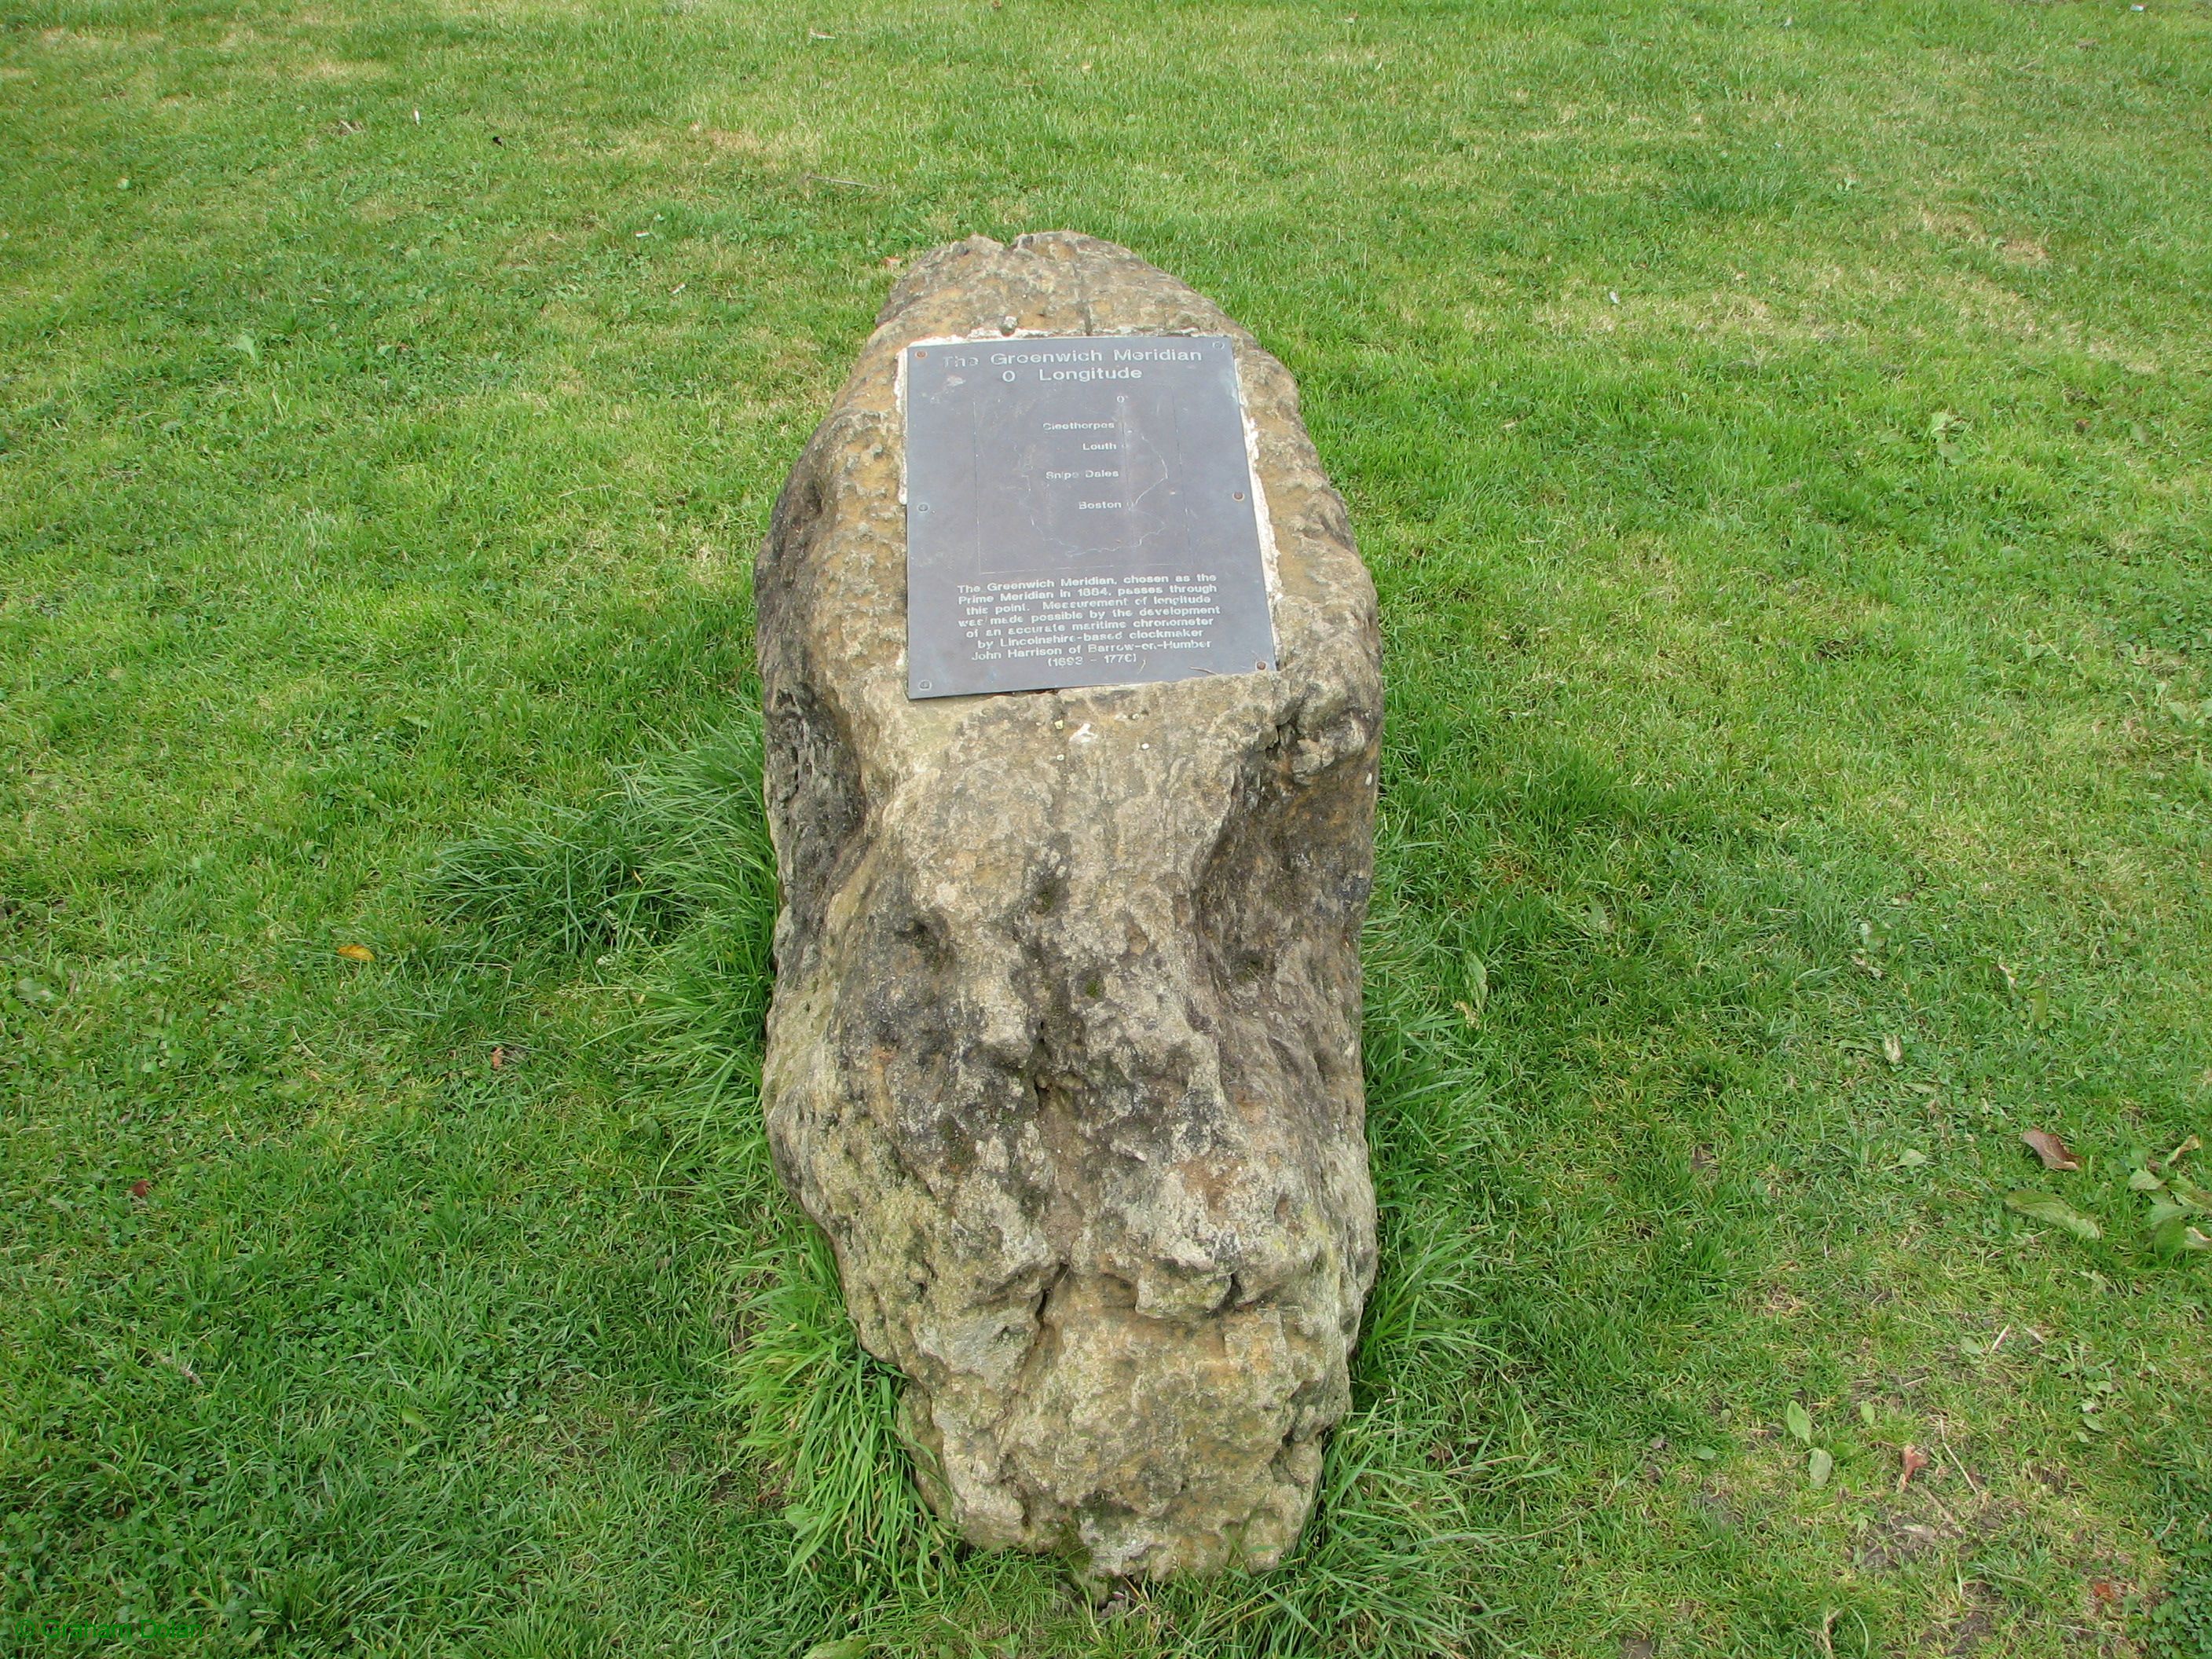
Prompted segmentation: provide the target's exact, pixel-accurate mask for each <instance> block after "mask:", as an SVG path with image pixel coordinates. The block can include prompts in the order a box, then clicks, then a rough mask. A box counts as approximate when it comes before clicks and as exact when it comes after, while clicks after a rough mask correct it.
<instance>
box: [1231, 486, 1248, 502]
mask: <svg viewBox="0 0 2212 1659" xmlns="http://www.w3.org/2000/svg"><path fill="white" fill-rule="evenodd" d="M1229 493H1230V495H1231V498H1232V499H1234V500H1236V501H1243V499H1244V492H1243V490H1241V489H1232V490H1231V491H1230V492H1229Z"/></svg>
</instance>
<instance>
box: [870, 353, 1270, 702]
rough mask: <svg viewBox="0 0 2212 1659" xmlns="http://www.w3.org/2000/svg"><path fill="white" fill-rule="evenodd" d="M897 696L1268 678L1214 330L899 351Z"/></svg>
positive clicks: (1260, 589)
mask: <svg viewBox="0 0 2212 1659" xmlns="http://www.w3.org/2000/svg"><path fill="white" fill-rule="evenodd" d="M905 369H906V574H907V590H906V591H907V620H906V641H907V695H908V696H912V697H951V696H963V695H965V694H969V693H973V692H978V691H1036V690H1045V689H1048V688H1052V687H1058V686H1068V685H1133V684H1139V683H1142V682H1145V681H1152V680H1180V679H1188V678H1190V677H1191V676H1193V675H1196V674H1249V673H1252V672H1254V671H1265V670H1267V669H1272V668H1273V666H1274V665H1275V632H1274V626H1273V620H1272V619H1271V618H1270V617H1269V615H1268V611H1267V576H1266V573H1265V571H1264V569H1263V568H1262V566H1261V552H1260V515H1259V503H1258V501H1257V495H1258V492H1257V491H1256V490H1255V489H1254V488H1253V483H1252V469H1251V464H1250V462H1249V459H1247V456H1246V453H1245V448H1244V407H1243V400H1242V399H1241V398H1239V396H1238V394H1237V363H1236V359H1235V358H1234V357H1233V356H1231V351H1230V345H1229V341H1228V340H1227V339H1226V338H1225V337H1222V336H1219V335H1176V336H1164V337H1155V336H1150V335H1128V334H1119V335H1114V334H1109V335H1092V336H1081V337H1069V338H1060V339H1041V338H1032V339H987V340H964V341H953V342H951V343H944V342H939V343H933V344H929V345H916V346H908V348H907V349H906V363H905Z"/></svg>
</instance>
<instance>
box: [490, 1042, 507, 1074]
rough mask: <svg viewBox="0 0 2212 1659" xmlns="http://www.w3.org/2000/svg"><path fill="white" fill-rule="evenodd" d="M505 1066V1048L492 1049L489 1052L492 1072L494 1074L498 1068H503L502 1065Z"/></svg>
mask: <svg viewBox="0 0 2212 1659" xmlns="http://www.w3.org/2000/svg"><path fill="white" fill-rule="evenodd" d="M506 1064H507V1050H506V1048H503V1047H502V1048H494V1049H493V1050H492V1051H491V1068H492V1070H493V1071H495V1072H496V1071H497V1070H499V1068H500V1067H501V1066H504V1065H506Z"/></svg>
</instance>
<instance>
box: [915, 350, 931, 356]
mask: <svg viewBox="0 0 2212 1659" xmlns="http://www.w3.org/2000/svg"><path fill="white" fill-rule="evenodd" d="M914 355H915V356H917V357H927V356H929V353H928V352H927V351H917V352H915V354H914Z"/></svg>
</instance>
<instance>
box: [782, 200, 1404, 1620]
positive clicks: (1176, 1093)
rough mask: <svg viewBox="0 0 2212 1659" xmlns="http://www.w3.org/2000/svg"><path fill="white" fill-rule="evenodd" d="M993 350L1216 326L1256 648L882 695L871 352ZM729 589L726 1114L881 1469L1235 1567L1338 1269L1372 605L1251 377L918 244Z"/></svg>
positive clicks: (1358, 1192) (889, 425)
mask: <svg viewBox="0 0 2212 1659" xmlns="http://www.w3.org/2000/svg"><path fill="white" fill-rule="evenodd" d="M1017 331H1018V332H1022V333H1042V334H1105V333H1132V334H1182V333H1203V334H1224V335H1227V336H1229V337H1231V338H1232V339H1233V340H1234V342H1235V351H1236V356H1237V367H1238V371H1239V375H1240V378H1241V380H1242V384H1243V393H1244V397H1245V399H1246V404H1247V410H1248V413H1249V419H1250V421H1251V422H1252V423H1253V426H1254V427H1255V428H1256V434H1257V439H1256V454H1257V458H1258V467H1257V471H1258V477H1259V479H1260V483H1261V487H1262V489H1263V491H1264V495H1265V502H1266V507H1267V521H1268V522H1269V523H1270V525H1271V526H1272V535H1273V550H1272V556H1271V564H1272V568H1271V570H1270V572H1269V583H1270V588H1271V597H1272V604H1273V615H1274V626H1275V630H1276V636H1277V642H1278V653H1279V670H1278V671H1273V672H1260V673H1249V674H1237V675H1227V676H1221V677H1218V678H1200V679H1190V680H1185V681H1182V682H1179V683H1176V684H1149V685H1133V686H1121V687H1113V688H1105V689H1092V690H1067V691H1058V692H1053V691H1038V692H1025V693H1019V694H1014V695H1006V696H973V697H948V698H943V699H940V700H938V701H934V702H912V701H909V700H908V695H907V684H906V676H905V671H904V658H905V644H906V603H905V598H906V570H905V531H904V509H903V507H902V505H901V501H900V476H901V444H902V417H901V414H900V407H899V402H898V392H897V385H896V378H897V377H896V368H897V362H898V358H899V353H900V350H901V349H902V347H903V346H905V345H907V344H908V343H912V342H915V341H918V340H924V339H930V338H944V337H975V336H981V335H990V336H994V337H997V336H1000V335H1004V334H1012V333H1015V332H1017ZM756 583H757V599H758V606H759V617H760V631H759V651H760V669H761V678H762V683H763V699H764V702H765V707H766V717H767V732H768V761H767V772H768V781H767V782H768V803H769V823H770V824H771V826H772V828H773V830H774V835H775V848H776V860H777V867H778V871H779V873H780V875H781V881H782V891H783V910H782V914H781V919H780V920H779V921H778V923H777V926H776V933H775V955H776V987H775V1003H774V1006H773V1008H772V1010H771V1012H770V1013H769V1028H768V1054H767V1061H766V1073H765V1078H764V1084H765V1099H766V1110H767V1119H768V1132H769V1142H770V1145H771V1146H772V1147H773V1149H774V1153H775V1164H776V1169H777V1170H778V1171H779V1173H780V1174H781V1177H782V1179H783V1181H784V1182H785V1184H786V1185H787V1187H788V1188H790V1190H791V1191H792V1192H793V1194H795V1195H796V1196H797V1198H798V1200H799V1202H800V1203H801V1204H802V1205H803V1206H805V1210H806V1212H807V1213H808V1214H809V1215H810V1216H811V1217H812V1218H814V1219H815V1221H816V1222H817V1223H818V1224H820V1225H821V1226H822V1228H823V1231H825V1232H826V1233H827V1234H828V1235H829V1238H830V1240H831V1242H832V1243H834V1245H835V1246H836V1254H837V1261H838V1264H839V1267H840V1270H841V1272H842V1278H843V1283H844V1292H845V1299H846V1303H847V1305H848V1308H849V1310H850V1311H851V1314H852V1316H853V1320H854V1324H855V1325H856V1327H857V1328H858V1330H859V1334H860V1340H861V1341H862V1342H863V1343H864V1344H865V1345H866V1347H867V1349H868V1351H869V1352H871V1353H873V1354H875V1355H877V1356H878V1358H882V1359H884V1360H885V1361H888V1362H889V1363H890V1364H894V1365H896V1367H897V1368H898V1369H899V1370H901V1371H902V1372H903V1373H904V1374H905V1376H906V1377H907V1379H908V1385H907V1389H906V1394H905V1398H904V1403H903V1407H902V1427H903V1429H904V1431H905V1433H906V1435H907V1436H908V1439H909V1441H910V1442H911V1443H912V1445H913V1447H914V1449H915V1454H916V1457H915V1462H916V1468H917V1473H918V1475H919V1478H920V1480H921V1486H922V1489H923V1491H924V1492H925V1493H926V1495H927V1498H929V1501H930V1502H931V1503H932V1504H933V1505H934V1506H935V1507H936V1508H937V1510H939V1513H940V1514H942V1515H944V1516H945V1517H946V1518H947V1519H948V1520H949V1521H951V1522H952V1523H953V1524H954V1525H955V1526H957V1528H958V1529H959V1530H960V1532H961V1533H962V1534H964V1535H965V1536H966V1537H967V1538H968V1539H969V1541H972V1542H974V1543H975V1544H978V1545H981V1546H1017V1547H1024V1548H1029V1549H1040V1550H1054V1551H1063V1552H1066V1553H1071V1554H1073V1555H1074V1556H1076V1557H1077V1558H1078V1559H1079V1561H1080V1562H1081V1563H1082V1565H1083V1566H1084V1568H1085V1571H1089V1572H1091V1573H1093V1574H1097V1575H1123V1574H1141V1575H1146V1576H1158V1575H1162V1574H1167V1573H1177V1572H1206V1571H1216V1570H1219V1569H1222V1568H1225V1567H1233V1566H1241V1567H1245V1568H1255V1569H1256V1568H1264V1567H1267V1566H1270V1565H1273V1564H1274V1563H1275V1561H1276V1560H1277V1559H1279V1557H1280V1556H1281V1555H1282V1553H1283V1552H1284V1551H1285V1549H1286V1548H1288V1547H1290V1545H1291V1543H1292V1542H1293V1541H1295V1540H1296V1539H1297V1534H1298V1530H1299V1528H1300V1527H1301V1526H1302V1525H1303V1524H1304V1521H1305V1517H1306V1516H1307V1513H1308V1511H1309V1510H1310V1508H1311V1507H1312V1504H1313V1495H1314V1488H1315V1482H1316V1476H1317V1475H1318V1474H1319V1471H1320V1468H1321V1460H1322V1446H1323V1440H1324V1437H1325V1436H1326V1434H1327V1431H1328V1429H1329V1428H1330V1426H1331V1425H1334V1423H1335V1422H1336V1421H1337V1420H1338V1419H1340V1417H1342V1415H1343V1414H1344V1412H1345V1410H1346V1406H1347V1404H1348V1401H1349V1389H1348V1382H1347V1374H1346V1360H1347V1358H1348V1357H1349V1355H1350V1353H1351V1352H1352V1346H1353V1343H1354V1341H1355V1340H1356V1339H1357V1337H1358V1329H1359V1316H1360V1304H1361V1301H1362V1298H1363V1297H1364V1296H1365V1294H1366V1291H1367V1289H1368V1287H1369V1285H1370V1284H1371V1283H1372V1281H1373V1277H1374V1270H1375V1209H1374V1198H1373V1194H1372V1189H1371V1188H1370V1183H1369V1180H1368V1171H1367V1147H1366V1140H1365V1134H1364V1111H1365V1107H1364V1098H1363V1096H1362V1091H1361V1085H1360V1056H1359V1024H1360V980H1359V957H1358V943H1359V933H1360V926H1361V921H1362V919H1363V917H1364V914H1365V911H1366V907H1367V897H1368V891H1369V887H1370V882H1371V878H1372V870H1373V830H1374V814H1375V767H1376V745H1377V740H1378V737H1379V733H1380V731H1381V726H1382V715H1383V690H1382V679H1381V673H1380V668H1379V662H1378V658H1379V650H1378V642H1377V636H1376V621H1375V591H1374V586H1373V584H1372V583H1371V582H1370V580H1369V578H1368V574H1367V571H1366V569H1365V568H1364V566H1363V565H1362V564H1361V562H1360V560H1359V556H1358V553H1357V552H1356V551H1355V550H1354V549H1353V546H1352V532H1351V528H1350V526H1349V524H1348V522H1347V520H1346V513H1345V509H1344V503H1343V501H1341V499H1340V497H1339V496H1338V495H1337V494H1336V492H1335V490H1334V489H1332V488H1331V487H1330V485H1329V483H1328V478H1327V477H1325V476H1324V475H1323V473H1322V468H1321V465H1320V461H1319V459H1318V457H1317V456H1316V453H1315V452H1314V448H1313V446H1312V444H1311V443H1310V441H1308V440H1307V437H1306V435H1305V431H1304V428H1303V426H1302V425H1301V424H1300V422H1299V419H1298V408H1297V391H1296V388H1295V387H1294V386H1293V384H1292V382H1291V376H1290V374H1288V373H1287V372H1286V371H1285V369H1284V368H1283V366H1282V365H1281V364H1280V363H1279V362H1276V361H1275V359H1274V358H1273V357H1271V356H1268V355H1267V353H1266V352H1265V351H1263V350H1261V349H1260V346H1259V345H1258V343H1256V342H1255V340H1254V339H1253V337H1251V336H1250V335H1249V333H1247V332H1246V331H1243V329H1241V328H1239V327H1238V326H1237V325H1236V324H1235V323H1233V322H1231V320H1230V319H1228V318H1227V317H1226V316H1225V315H1224V314H1223V313H1221V312H1220V311H1219V310H1218V309H1217V308H1216V307H1214V306H1213V305H1212V304H1211V303H1210V302H1208V301H1206V300H1205V299H1203V298H1201V297H1200V295H1198V294H1196V293H1194V291H1192V290H1191V289H1188V288H1187V287H1185V286H1184V285H1183V284H1182V283H1179V282H1177V281H1176V280H1175V279H1173V278H1172V277H1170V276H1166V275H1165V274H1164V273H1163V272H1161V271H1159V270H1155V269H1154V268H1153V267H1152V266H1151V265H1148V264H1145V263H1144V262H1143V261H1142V260H1140V259H1139V258H1137V257H1136V256H1135V255H1133V254H1132V253H1130V252H1128V251H1127V249H1124V248H1121V247H1117V246H1114V245H1112V244H1111V243H1108V242H1102V241H1098V240H1094V239H1092V238H1090V237H1087V236H1079V235H1074V234H1067V233H1053V234H1042V235H1034V236H1024V237H1022V238H1021V239H1020V240H1018V241H1016V242H1014V243H1012V245H1011V246H1000V244H999V243H996V242H994V241H990V240H987V239H984V238H981V237H975V238H971V239H970V240H968V241H965V242H961V243H957V244H955V245H953V246H947V247H943V248H939V249H938V250H937V251H935V252H933V253H930V254H928V255H927V256H926V257H924V258H921V259H919V260H918V261H916V263H915V265H914V267H913V268H912V269H911V270H909V271H908V273H907V274H906V276H904V277H903V279H902V281H901V282H900V283H898V285H897V287H896V289H894V290H893V291H892V293H891V295H890V300H889V301H888V302H887V303H886V304H885V305H884V310H883V314H882V318H881V319H880V321H879V322H878V325H877V327H876V331H875V332H874V333H873V334H872V336H871V337H869V340H868V343H867V344H866V348H865V349H863V350H862V351H861V354H860V361H859V362H858V363H857V364H856V365H855V367H854V370H853V374H852V378H851V379H850V380H848V381H847V382H846V385H845V388H844V390H843V392H842V393H841V394H840V395H839V397H838V399H837V402H836V406H835V407H834V408H833V409H832V410H830V413H829V417H828V418H827V419H826V420H824V421H823V423H822V425H821V428H820V429H819V430H818V431H817V432H816V433H815V435H814V437H813V441H811V443H809V444H808V445H807V447H806V450H805V453H804V454H803V455H802V456H801V457H800V459H799V463H798V465H796V466H795V467H794V468H793V471H792V474H791V477H790V479H789V481H788V483H787V484H786V485H785V487H784V489H783V493H782V495H781V499H780V500H779V501H777V503H776V507H775V518H774V521H773V524H772V526H771V528H770V530H769V536H768V539H767V542H766V544H765V545H764V546H763V548H762V550H761V553H760V557H759V561H758V565H757V574H756Z"/></svg>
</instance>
